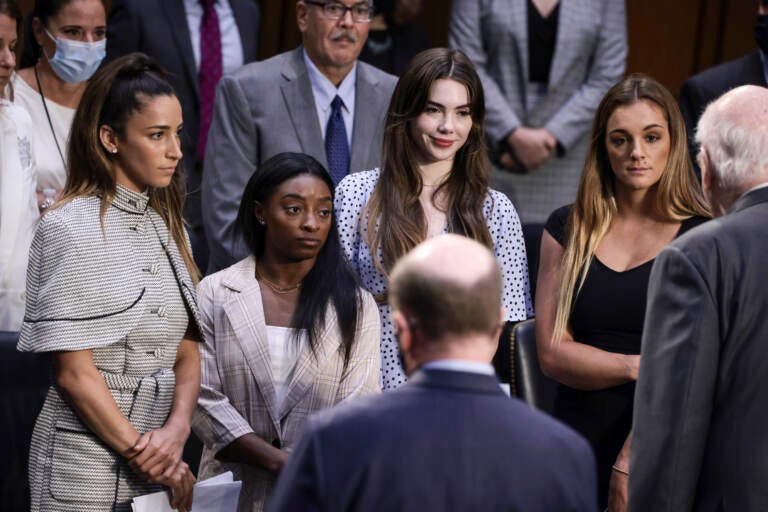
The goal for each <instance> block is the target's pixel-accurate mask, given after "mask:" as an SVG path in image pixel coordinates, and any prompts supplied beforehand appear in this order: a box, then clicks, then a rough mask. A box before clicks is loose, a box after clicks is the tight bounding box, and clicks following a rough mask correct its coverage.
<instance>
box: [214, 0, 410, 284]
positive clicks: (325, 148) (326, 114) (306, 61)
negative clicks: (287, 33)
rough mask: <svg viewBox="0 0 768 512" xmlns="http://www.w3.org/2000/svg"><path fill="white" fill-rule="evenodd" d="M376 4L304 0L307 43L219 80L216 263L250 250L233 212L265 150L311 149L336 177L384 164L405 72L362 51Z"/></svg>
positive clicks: (301, 14) (300, 5) (301, 18)
mask: <svg viewBox="0 0 768 512" xmlns="http://www.w3.org/2000/svg"><path fill="white" fill-rule="evenodd" d="M372 9H373V2H372V1H371V0H363V1H360V0H336V1H332V0H328V1H325V0H324V1H314V0H313V1H310V0H301V1H298V2H296V19H297V22H298V25H299V30H300V31H301V36H302V45H301V46H300V47H298V48H296V49H294V50H291V51H288V52H285V53H281V54H279V55H277V56H275V57H272V58H270V59H267V60H265V61H262V62H256V63H252V64H248V65H246V66H243V67H242V68H240V69H239V70H238V71H236V72H235V73H233V74H231V75H228V76H225V77H224V78H222V80H221V82H219V86H218V89H217V92H216V102H215V109H214V115H213V122H212V123H211V129H210V132H209V135H208V145H207V149H206V155H205V167H204V170H203V190H202V194H203V213H204V215H203V225H204V227H205V233H206V238H207V239H208V247H209V249H210V262H209V265H208V271H209V272H214V271H216V270H219V269H222V268H224V267H227V266H229V265H230V264H232V263H234V262H236V261H238V260H240V259H242V258H243V257H245V256H246V255H247V250H246V248H245V246H244V245H243V244H242V243H241V242H240V241H239V240H238V239H237V238H236V237H235V233H234V222H235V218H236V217H237V210H238V206H239V204H240V198H241V196H242V193H243V189H244V188H245V184H246V183H247V181H248V179H249V178H250V176H251V174H253V172H254V171H255V170H256V169H257V168H258V166H259V164H260V163H261V162H263V161H264V160H266V159H268V158H269V157H271V156H273V155H275V154H277V153H281V152H284V151H292V152H299V153H306V154H308V155H311V156H313V157H314V158H316V159H317V160H318V161H319V162H320V163H322V164H323V166H324V167H326V168H327V169H328V170H329V172H330V173H331V176H332V177H334V181H335V182H336V183H338V181H339V180H340V179H341V178H342V177H343V175H344V174H346V173H348V172H356V171H363V170H368V169H372V168H374V167H377V166H378V165H379V160H380V158H381V140H382V136H383V129H384V116H385V114H386V111H387V106H388V105H389V100H390V96H391V95H392V90H393V89H394V87H395V83H396V80H397V79H396V78H395V77H394V76H392V75H389V74H387V73H384V72H383V71H381V70H379V69H376V68H374V67H372V66H370V65H368V64H365V63H363V62H358V61H357V57H358V55H359V54H360V50H361V49H362V47H363V45H364V44H365V40H366V37H367V36H368V28H369V24H370V15H371V13H372ZM267 22H268V21H267ZM329 157H330V158H329Z"/></svg>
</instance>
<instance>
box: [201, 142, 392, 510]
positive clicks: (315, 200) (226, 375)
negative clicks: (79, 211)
mask: <svg viewBox="0 0 768 512" xmlns="http://www.w3.org/2000/svg"><path fill="white" fill-rule="evenodd" d="M332 213H333V182H332V181H331V178H330V176H329V175H328V173H327V172H326V171H325V169H323V167H322V166H321V165H320V164H319V163H318V162H317V161H316V160H315V159H314V158H312V157H310V156H307V155H302V154H297V153H281V154H278V155H276V156H274V157H272V158H271V159H269V160H268V161H266V162H265V163H264V164H262V165H261V167H259V170H258V171H257V172H256V173H254V174H253V176H252V177H251V179H250V181H249V182H248V185H247V186H246V189H245V192H244V193H243V199H242V202H241V204H240V211H239V214H238V220H237V224H238V227H239V231H240V232H241V233H242V235H243V238H244V241H245V243H246V245H247V246H248V248H249V249H250V252H251V254H252V255H251V256H249V257H248V258H246V259H244V260H242V261H240V262H239V263H236V264H235V265H233V266H231V267H229V268H227V269H225V270H222V271H220V272H217V273H215V274H212V275H210V276H208V277H206V278H205V279H203V281H202V282H201V283H200V285H199V287H198V298H199V304H200V318H201V323H202V328H203V334H204V335H205V340H206V342H205V344H204V345H203V346H202V356H201V357H202V382H201V389H200V399H199V401H198V408H197V411H196V413H195V417H194V420H193V425H194V429H195V433H196V434H197V435H198V436H199V437H200V438H201V439H202V440H203V441H204V443H205V449H204V451H203V457H202V461H201V465H200V477H201V478H208V477H210V476H212V475H215V474H218V473H221V472H224V471H227V470H231V471H232V472H233V473H234V474H235V476H236V478H238V479H240V480H242V481H243V487H242V491H241V494H240V504H239V508H238V510H239V511H241V512H244V511H249V512H250V511H261V510H263V509H264V506H265V502H266V500H267V498H268V496H269V493H270V491H271V489H272V486H273V485H274V482H275V478H276V476H277V474H278V473H279V471H280V469H281V468H282V466H283V464H284V462H285V460H286V457H288V453H289V452H290V450H291V448H292V447H293V445H294V443H295V442H296V441H297V440H298V438H299V435H300V433H301V431H302V429H303V427H304V425H305V423H306V420H307V418H308V416H309V415H310V414H312V413H313V412H315V411H318V410H320V409H325V408H327V407H332V406H334V405H335V404H337V403H339V402H342V401H344V400H347V399H350V398H352V397H355V396H358V395H363V394H369V393H375V392H378V391H379V373H380V355H379V333H380V326H379V313H378V309H377V307H376V303H375V302H374V300H373V297H372V296H371V295H370V294H369V293H368V292H366V291H364V290H363V289H361V288H360V287H359V286H358V284H357V282H356V281H355V278H354V277H353V274H352V273H351V271H350V270H349V269H348V268H347V266H346V264H345V263H344V256H343V253H342V250H341V246H340V243H339V239H338V234H337V228H336V224H335V222H334V220H333V216H332Z"/></svg>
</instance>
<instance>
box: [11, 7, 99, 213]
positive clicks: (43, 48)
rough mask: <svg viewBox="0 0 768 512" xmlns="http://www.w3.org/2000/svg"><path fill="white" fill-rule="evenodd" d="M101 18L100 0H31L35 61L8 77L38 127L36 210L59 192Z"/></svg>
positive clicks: (93, 67) (93, 59)
mask: <svg viewBox="0 0 768 512" xmlns="http://www.w3.org/2000/svg"><path fill="white" fill-rule="evenodd" d="M106 34H107V21H106V11H105V9H104V4H103V2H102V1H101V0H36V2H35V7H34V10H33V11H32V35H33V39H32V44H33V46H36V50H37V56H38V59H37V62H36V63H35V65H34V66H32V67H28V68H24V69H21V70H19V72H18V73H17V74H15V75H14V76H13V78H12V79H11V82H12V84H13V87H14V91H15V99H14V101H15V102H16V103H18V104H20V105H21V106H22V107H24V108H25V109H26V110H27V112H29V115H30V117H31V118H32V121H33V123H34V126H36V127H37V129H38V132H37V133H38V135H37V144H36V145H35V148H34V150H33V153H34V159H35V161H36V163H37V200H38V207H39V208H40V210H41V211H42V210H44V209H46V208H48V207H49V206H51V205H52V204H53V202H54V201H55V200H56V199H58V198H59V196H60V193H61V190H62V189H63V188H64V184H65V182H66V179H67V172H66V162H65V158H64V157H65V155H66V154H67V147H66V146H67V141H68V140H69V132H70V127H71V125H72V118H73V117H74V115H75V109H76V108H77V105H78V104H79V103H80V98H81V97H82V95H83V91H84V90H85V85H86V81H87V80H88V79H89V78H90V77H91V75H93V73H95V72H96V69H97V68H98V67H99V64H100V63H101V60H102V59H103V58H104V55H105V52H106V43H107V40H106Z"/></svg>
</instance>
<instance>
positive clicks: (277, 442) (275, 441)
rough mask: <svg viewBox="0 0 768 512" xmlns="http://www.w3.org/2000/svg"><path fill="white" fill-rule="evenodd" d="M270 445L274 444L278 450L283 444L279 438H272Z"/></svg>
mask: <svg viewBox="0 0 768 512" xmlns="http://www.w3.org/2000/svg"><path fill="white" fill-rule="evenodd" d="M272 446H274V447H275V448H277V449H278V450H279V449H280V448H282V447H283V445H281V444H280V440H279V439H273V440H272Z"/></svg>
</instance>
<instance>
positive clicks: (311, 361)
mask: <svg viewBox="0 0 768 512" xmlns="http://www.w3.org/2000/svg"><path fill="white" fill-rule="evenodd" d="M329 311H331V312H329V313H326V317H325V325H324V326H323V329H322V330H321V331H320V336H318V339H317V347H316V353H315V354H313V353H312V349H311V348H310V347H309V343H308V342H307V343H306V344H305V345H304V347H303V348H302V350H301V354H300V355H299V360H298V361H297V362H296V368H295V369H294V371H293V376H292V377H291V380H290V381H289V382H288V387H287V389H286V394H285V399H284V400H283V405H282V407H281V408H280V418H281V419H282V418H285V417H286V416H287V415H288V413H289V412H291V410H292V409H293V408H294V406H295V405H296V404H297V403H298V402H299V401H300V400H301V399H302V398H303V397H304V395H306V394H307V392H308V391H309V389H310V388H311V387H312V386H313V385H314V384H315V382H317V376H318V373H319V372H320V369H321V368H323V367H324V366H325V365H326V363H327V362H328V358H329V357H331V356H332V355H333V354H334V353H335V352H336V351H337V350H339V345H340V342H341V338H340V333H339V330H338V328H337V322H338V321H337V319H336V314H335V313H333V312H332V311H333V309H332V308H329Z"/></svg>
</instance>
